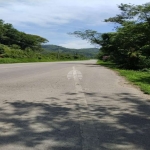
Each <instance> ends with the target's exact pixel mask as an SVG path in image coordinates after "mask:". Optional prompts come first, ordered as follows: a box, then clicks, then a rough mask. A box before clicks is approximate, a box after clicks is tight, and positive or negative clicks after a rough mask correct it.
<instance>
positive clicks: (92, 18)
mask: <svg viewBox="0 0 150 150" xmlns="http://www.w3.org/2000/svg"><path fill="white" fill-rule="evenodd" d="M146 2H147V0H143V1H140V0H115V1H110V0H0V19H3V20H4V21H5V22H8V23H11V24H13V25H14V26H15V27H16V28H17V29H19V30H21V31H24V32H28V33H31V34H38V35H41V36H43V37H46V38H48V40H49V41H54V39H55V43H58V44H59V43H63V45H66V44H67V42H68V44H67V45H68V46H69V45H72V46H74V44H73V43H75V42H78V43H80V42H81V41H80V42H79V40H74V41H70V36H69V35H66V36H65V38H64V37H63V35H65V34H66V33H68V32H73V31H76V30H86V29H92V30H97V31H99V32H106V31H108V32H109V31H111V30H112V28H113V27H112V26H109V25H108V24H107V23H104V22H103V20H104V19H106V18H109V17H112V16H115V15H116V14H118V13H119V9H118V8H117V4H120V3H133V4H142V3H146ZM64 40H66V42H65V41H64ZM76 45H78V44H76ZM79 45H81V47H83V45H84V46H86V43H84V42H81V43H80V44H79ZM87 46H90V45H88V44H87ZM87 46H86V47H87ZM78 47H79V46H78Z"/></svg>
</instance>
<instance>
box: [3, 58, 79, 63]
mask: <svg viewBox="0 0 150 150" xmlns="http://www.w3.org/2000/svg"><path fill="white" fill-rule="evenodd" d="M78 60H79V59H77V60H72V59H59V60H58V59H44V58H42V59H37V58H20V59H17V58H0V64H8V63H29V62H56V61H78Z"/></svg>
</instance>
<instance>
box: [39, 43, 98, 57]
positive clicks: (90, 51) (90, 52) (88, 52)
mask: <svg viewBox="0 0 150 150" xmlns="http://www.w3.org/2000/svg"><path fill="white" fill-rule="evenodd" d="M42 47H43V48H44V49H45V51H46V52H57V53H68V54H71V55H83V56H85V57H87V58H96V57H97V55H98V53H99V49H98V48H82V49H71V48H65V47H62V46H57V45H42Z"/></svg>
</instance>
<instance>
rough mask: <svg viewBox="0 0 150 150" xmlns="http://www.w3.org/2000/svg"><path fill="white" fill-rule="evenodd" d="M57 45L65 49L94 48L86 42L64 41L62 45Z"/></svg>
mask: <svg viewBox="0 0 150 150" xmlns="http://www.w3.org/2000/svg"><path fill="white" fill-rule="evenodd" d="M59 45H60V46H63V47H66V48H76V49H79V48H93V47H95V46H94V45H91V44H90V43H88V42H87V41H83V40H68V41H65V42H64V43H62V44H59Z"/></svg>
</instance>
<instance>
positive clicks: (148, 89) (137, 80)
mask: <svg viewBox="0 0 150 150" xmlns="http://www.w3.org/2000/svg"><path fill="white" fill-rule="evenodd" d="M97 63H98V64H100V65H102V66H105V67H108V68H111V69H113V70H116V71H117V72H119V74H120V75H121V76H124V77H125V78H126V79H127V80H128V81H130V82H131V83H133V84H134V85H137V86H138V87H139V88H140V89H141V90H142V91H143V92H144V93H145V94H150V72H143V71H134V70H125V69H119V68H118V67H117V66H116V65H115V64H114V63H112V62H103V61H101V60H99V61H98V62H97Z"/></svg>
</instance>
